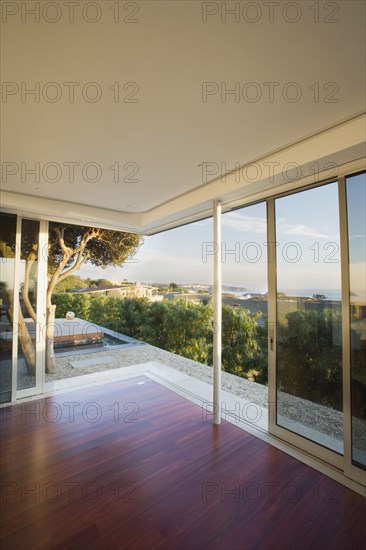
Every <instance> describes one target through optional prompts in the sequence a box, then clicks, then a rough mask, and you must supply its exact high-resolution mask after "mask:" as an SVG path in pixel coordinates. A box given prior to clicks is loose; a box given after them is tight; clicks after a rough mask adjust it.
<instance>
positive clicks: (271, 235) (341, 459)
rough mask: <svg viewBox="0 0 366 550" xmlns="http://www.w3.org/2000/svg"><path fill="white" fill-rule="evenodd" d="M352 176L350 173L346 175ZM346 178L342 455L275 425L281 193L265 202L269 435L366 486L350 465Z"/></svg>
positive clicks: (341, 186) (342, 186) (341, 192)
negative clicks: (278, 209) (278, 202)
mask: <svg viewBox="0 0 366 550" xmlns="http://www.w3.org/2000/svg"><path fill="white" fill-rule="evenodd" d="M349 175H350V176H351V175H352V171H351V172H350V174H349ZM345 179H346V178H345V176H338V178H336V179H335V180H333V181H338V209H339V212H338V215H339V222H340V225H339V229H340V268H341V286H342V289H341V291H342V372H343V375H342V378H343V426H344V428H343V430H344V431H343V455H340V454H339V453H337V452H335V451H332V450H331V449H328V448H326V447H323V446H322V445H321V444H318V443H316V442H313V441H311V440H309V439H306V438H305V437H303V436H301V435H299V434H296V433H294V432H292V431H290V430H287V429H286V428H283V427H281V426H279V425H278V424H277V383H276V374H277V373H276V353H277V268H276V266H277V262H276V219H275V200H276V199H277V198H279V197H280V196H284V194H281V195H278V196H274V197H272V198H269V199H267V241H268V395H269V407H268V432H269V433H270V434H271V435H272V436H274V437H276V438H278V439H281V440H283V441H285V442H286V443H287V444H290V445H292V446H294V447H296V448H298V449H300V450H301V451H302V452H304V453H306V454H310V455H311V456H313V457H315V458H318V459H319V460H321V461H323V462H326V463H327V464H330V465H331V466H334V467H335V468H337V469H338V470H341V471H342V472H343V473H344V475H345V476H346V477H349V478H350V479H352V480H353V481H356V482H357V483H360V484H361V485H366V472H365V471H364V470H362V469H361V468H358V467H357V466H355V465H353V464H352V456H351V453H352V448H351V445H352V438H351V389H350V376H351V365H350V316H349V315H350V309H349V308H350V294H349V292H350V286H349V284H350V283H349V254H348V226H347V201H346V182H345ZM327 183H330V182H326V181H325V182H318V183H317V184H315V185H312V186H311V188H315V187H320V186H322V185H325V184H327ZM306 189H308V188H305V189H304V188H302V189H301V188H299V189H297V190H295V191H289V192H288V193H286V195H287V194H294V193H301V192H303V191H306Z"/></svg>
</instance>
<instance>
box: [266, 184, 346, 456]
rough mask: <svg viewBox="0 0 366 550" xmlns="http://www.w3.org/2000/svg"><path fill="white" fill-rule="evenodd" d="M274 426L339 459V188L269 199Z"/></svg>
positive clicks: (340, 426) (340, 440) (341, 442)
mask: <svg viewBox="0 0 366 550" xmlns="http://www.w3.org/2000/svg"><path fill="white" fill-rule="evenodd" d="M275 217H276V242H277V243H278V253H277V294H276V301H277V319H276V321H277V350H276V351H277V354H276V392H277V398H276V402H277V424H278V425H279V426H282V427H283V428H286V429H287V430H290V431H292V432H294V433H296V434H299V435H301V436H303V437H305V438H307V439H309V440H310V441H314V442H316V443H319V444H320V445H323V446H324V447H327V448H329V449H331V450H333V451H336V452H338V453H341V454H342V453H343V401H342V315H341V272H340V254H339V221H338V187H337V183H331V184H328V185H324V186H322V187H317V188H315V189H310V190H307V191H303V192H301V193H296V194H293V195H290V196H286V197H282V198H279V199H276V201H275Z"/></svg>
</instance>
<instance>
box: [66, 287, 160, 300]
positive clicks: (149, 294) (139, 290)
mask: <svg viewBox="0 0 366 550" xmlns="http://www.w3.org/2000/svg"><path fill="white" fill-rule="evenodd" d="M69 292H74V293H78V294H85V293H90V294H91V293H99V294H104V295H105V296H110V297H113V298H147V299H148V300H149V301H151V302H154V301H157V300H158V298H159V297H158V296H157V292H158V289H157V288H156V287H155V286H148V285H141V284H135V285H131V284H125V285H109V286H98V287H86V288H76V289H73V290H69Z"/></svg>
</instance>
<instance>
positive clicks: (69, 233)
mask: <svg viewBox="0 0 366 550" xmlns="http://www.w3.org/2000/svg"><path fill="white" fill-rule="evenodd" d="M28 225H29V227H27V228H26V229H25V227H23V238H22V251H21V254H22V259H24V260H25V268H24V269H25V275H24V285H23V290H22V296H23V304H24V307H25V308H26V310H27V314H28V315H29V317H31V318H32V319H33V321H34V322H36V313H35V310H34V306H33V303H32V298H31V294H30V291H31V289H30V285H29V282H30V280H31V279H30V274H31V272H32V269H33V268H34V265H35V262H36V261H37V257H38V253H39V252H38V245H37V243H38V235H37V230H38V229H37V227H38V226H37V224H33V225H32V224H28ZM140 243H141V237H140V236H139V235H136V234H134V233H123V232H119V231H111V230H106V229H99V228H96V227H83V226H76V225H67V224H58V223H50V226H49V245H48V271H49V281H48V287H47V293H46V308H47V319H46V321H47V330H46V372H48V373H52V372H54V368H55V355H54V328H55V312H56V304H55V303H54V302H53V300H52V295H53V294H54V291H55V287H56V285H57V284H59V283H61V282H63V281H64V280H65V279H66V278H67V277H69V276H70V275H73V274H74V273H75V271H77V270H78V269H80V267H81V266H82V265H84V264H86V263H90V264H92V265H94V266H96V267H106V266H121V265H123V263H124V262H125V261H126V260H127V259H128V258H129V257H130V255H131V254H132V253H134V251H135V250H136V249H137V248H138V246H139V245H140ZM82 296H83V295H78V297H75V298H74V300H75V301H74V302H73V308H74V309H76V311H75V313H80V315H85V316H86V317H87V315H88V298H87V297H82ZM20 320H21V321H22V320H23V318H22V317H21V318H20ZM21 325H22V326H23V327H25V328H24V329H23V330H25V331H26V330H27V329H26V325H25V323H24V322H22V323H21ZM20 341H21V343H22V347H23V352H24V354H25V356H26V362H27V367H28V370H29V372H30V373H31V372H34V369H35V353H34V345H33V344H32V342H31V339H30V338H29V334H28V337H27V335H26V334H24V335H23V336H22V339H20ZM32 346H33V348H32Z"/></svg>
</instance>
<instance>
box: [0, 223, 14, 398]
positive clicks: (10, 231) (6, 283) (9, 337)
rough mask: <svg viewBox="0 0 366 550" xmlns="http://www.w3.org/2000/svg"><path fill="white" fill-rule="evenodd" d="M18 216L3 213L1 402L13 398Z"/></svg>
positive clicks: (0, 232) (0, 229) (0, 241)
mask: <svg viewBox="0 0 366 550" xmlns="http://www.w3.org/2000/svg"><path fill="white" fill-rule="evenodd" d="M16 226H17V218H16V216H14V215H12V214H1V224H0V257H1V282H0V289H1V297H0V304H1V325H0V335H1V340H0V353H1V367H0V388H1V392H0V403H4V402H6V401H10V400H11V389H12V354H13V300H14V269H15V237H16Z"/></svg>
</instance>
